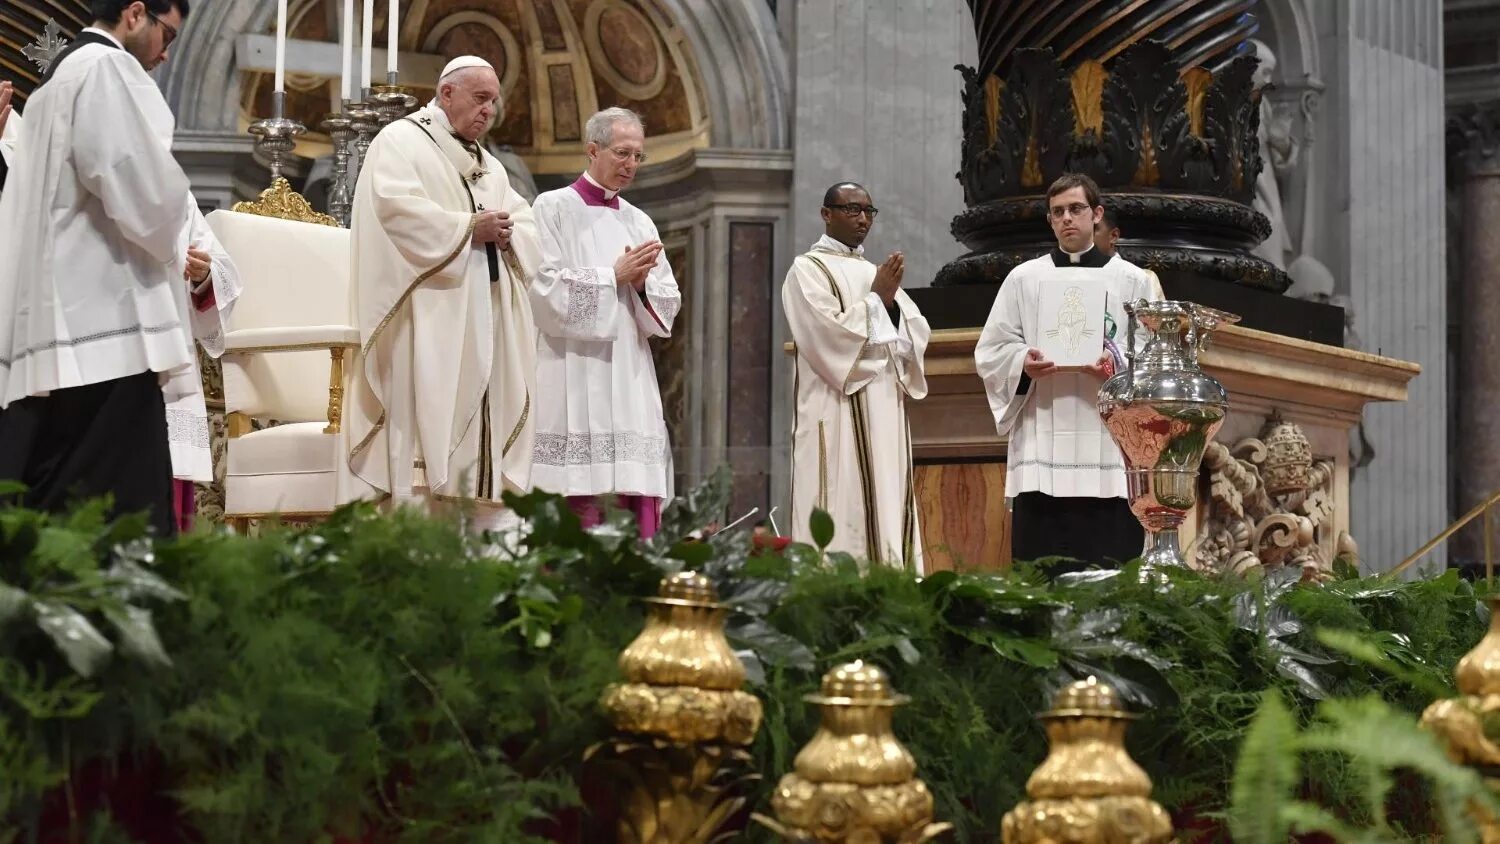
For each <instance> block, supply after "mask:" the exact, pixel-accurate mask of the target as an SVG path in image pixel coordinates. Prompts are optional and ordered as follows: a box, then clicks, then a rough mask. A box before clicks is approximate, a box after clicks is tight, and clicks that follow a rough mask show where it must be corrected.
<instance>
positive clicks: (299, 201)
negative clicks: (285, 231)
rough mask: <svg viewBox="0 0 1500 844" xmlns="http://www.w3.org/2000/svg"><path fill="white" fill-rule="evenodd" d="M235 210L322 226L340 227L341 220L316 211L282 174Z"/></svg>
mask: <svg viewBox="0 0 1500 844" xmlns="http://www.w3.org/2000/svg"><path fill="white" fill-rule="evenodd" d="M234 210H235V211H236V212H238V213H241V214H255V215H257V216H261V217H277V218H280V219H282V220H292V221H294V222H298V223H314V224H316V225H320V226H333V227H335V228H337V227H338V225H339V221H338V220H335V219H334V218H332V217H330V216H328V215H327V214H324V213H321V212H318V211H314V210H313V207H312V205H311V204H310V203H309V202H308V201H307V199H306V198H305V197H303V196H302V194H300V193H297V192H296V191H294V190H292V184H291V182H288V181H287V180H286V179H284V178H282V177H281V176H277V177H276V178H275V179H273V180H272V181H271V186H270V187H268V188H266V189H265V190H263V191H261V192H260V198H259V199H257V200H255V201H253V202H236V203H235V204H234Z"/></svg>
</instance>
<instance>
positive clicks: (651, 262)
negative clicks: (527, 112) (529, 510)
mask: <svg viewBox="0 0 1500 844" xmlns="http://www.w3.org/2000/svg"><path fill="white" fill-rule="evenodd" d="M585 134H586V136H587V139H588V156H589V166H588V170H587V172H585V173H584V174H583V175H582V176H580V177H579V178H578V180H577V181H575V182H574V183H573V184H572V185H570V186H568V187H565V188H562V189H560V190H554V191H548V192H546V193H543V194H542V195H541V196H538V197H537V198H536V206H535V208H536V221H537V228H538V229H539V230H540V232H541V241H542V265H541V269H540V271H538V272H537V274H536V277H535V278H534V279H533V280H532V283H531V301H532V307H533V309H534V310H535V313H536V321H537V380H538V382H540V383H542V384H546V385H547V389H546V390H545V391H544V392H543V393H542V394H541V395H540V396H538V401H537V422H536V426H537V427H536V449H535V465H534V467H533V469H532V479H533V480H534V481H535V483H536V486H537V488H539V489H544V490H547V491H549V492H555V493H558V494H561V495H564V496H567V497H568V498H569V503H570V504H571V505H572V506H573V508H574V509H575V510H576V511H577V512H578V513H579V514H580V516H581V517H582V519H583V521H584V523H585V524H586V525H589V524H595V523H597V522H598V521H599V519H600V518H601V517H602V513H601V512H600V509H599V506H598V502H597V500H596V499H597V497H598V496H601V495H613V496H616V497H617V498H616V503H618V504H619V505H620V506H622V507H624V508H626V509H629V510H631V511H633V512H634V513H635V514H636V518H637V521H638V523H639V525H640V529H641V535H642V536H643V537H648V538H649V537H650V536H651V535H652V534H654V533H655V531H656V528H657V526H658V524H659V520H660V516H661V503H662V501H663V500H665V499H668V498H671V497H672V459H671V444H670V443H669V442H668V441H667V426H666V422H665V420H664V419H663V416H662V403H661V392H660V390H659V389H658V387H657V383H656V369H655V367H654V365H653V363H652V358H651V347H650V346H649V345H648V344H647V342H646V340H647V338H648V337H670V336H671V334H672V323H673V321H674V320H675V319H676V317H677V311H678V309H679V308H680V307H681V304H682V299H681V296H680V294H679V293H678V289H677V282H676V280H675V279H674V278H673V277H672V268H671V266H669V265H668V264H667V260H666V256H665V255H663V254H662V247H661V241H660V238H659V236H658V235H657V231H656V226H655V224H653V223H652V222H651V218H650V217H647V216H646V214H645V213H644V212H643V211H641V210H640V209H638V208H636V207H635V206H634V205H631V204H630V203H629V202H626V201H625V200H624V199H622V198H621V197H620V196H619V192H620V191H621V190H623V189H624V188H625V187H626V186H627V185H629V184H630V182H631V181H632V180H633V179H634V178H635V172H636V168H637V167H638V166H639V165H640V164H641V163H642V162H643V161H644V160H645V154H644V153H643V152H642V150H643V148H644V144H645V131H644V129H643V127H642V125H641V122H640V118H639V117H637V116H636V115H635V114H633V113H631V112H629V111H626V110H625V109H618V108H614V109H607V110H605V111H602V112H600V113H599V114H596V115H594V116H593V117H591V118H590V119H589V121H588V124H587V128H586V130H585Z"/></svg>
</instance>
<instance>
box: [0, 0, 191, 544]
mask: <svg viewBox="0 0 1500 844" xmlns="http://www.w3.org/2000/svg"><path fill="white" fill-rule="evenodd" d="M92 9H93V11H94V14H95V20H94V25H93V26H90V27H87V28H85V29H84V30H83V31H82V32H81V33H80V34H79V36H78V38H76V39H74V41H73V42H72V43H71V44H70V45H69V46H68V48H67V49H65V50H64V51H63V52H62V53H61V54H59V55H58V56H57V57H56V58H55V59H54V60H53V61H52V63H51V65H50V66H49V67H48V69H47V73H46V74H45V75H44V76H43V78H42V83H41V85H40V86H39V87H38V88H37V90H36V92H35V93H34V94H33V95H32V97H31V99H30V101H29V102H28V104H27V111H26V117H27V119H26V122H25V124H24V125H23V126H22V127H21V130H20V132H18V133H17V137H16V139H15V145H16V154H17V155H18V156H19V157H20V158H21V159H22V161H23V162H24V166H22V167H20V169H19V170H18V171H17V172H13V173H10V174H9V176H8V177H7V179H6V184H5V188H4V193H3V195H0V255H5V256H6V260H4V261H0V479H6V480H15V481H19V482H21V483H22V484H24V485H25V486H26V488H27V489H26V492H25V493H24V494H23V495H22V496H21V497H20V500H21V502H22V503H24V504H26V505H27V506H32V507H37V508H40V509H46V510H59V509H65V508H66V507H67V506H69V504H70V503H71V502H72V501H74V500H76V499H78V498H87V497H94V496H99V495H106V494H108V495H110V496H112V497H113V501H114V512H116V513H132V512H141V511H145V512H146V513H147V515H148V518H149V521H150V524H151V525H152V526H153V527H154V528H155V529H156V530H157V532H158V533H160V534H163V535H170V534H172V533H173V532H175V524H174V521H173V513H172V462H171V452H170V447H169V444H168V431H167V415H166V405H167V403H168V402H170V401H172V400H173V399H174V398H175V396H173V395H172V394H171V393H170V392H168V393H164V392H163V384H167V387H168V389H169V390H170V389H171V381H170V379H171V376H172V375H173V374H175V373H177V372H179V371H181V370H185V369H188V368H190V367H191V366H192V364H193V356H192V334H191V331H190V326H189V325H188V324H187V320H186V319H185V318H184V314H187V313H189V308H190V307H191V306H190V305H189V304H188V302H187V300H188V297H189V295H190V291H189V283H188V282H187V281H185V280H184V274H185V272H186V270H187V254H188V246H189V241H188V234H189V231H190V222H191V215H192V213H193V211H194V203H193V200H192V196H191V194H190V193H189V184H188V179H187V176H186V175H185V174H184V173H183V172H182V168H181V167H179V166H178V165H177V162H176V161H175V160H174V159H173V157H172V133H173V128H174V121H173V119H172V113H171V111H169V110H168V108H167V104H166V102H165V101H164V100H163V99H162V96H161V91H160V90H159V89H158V88H157V87H156V83H155V82H153V81H152V79H151V77H150V76H148V75H147V71H148V70H149V69H151V68H153V67H155V66H156V65H158V64H160V63H161V62H163V61H165V60H166V58H167V49H168V46H169V45H170V44H171V43H172V41H173V39H175V38H176V35H177V31H178V30H179V29H180V28H181V27H182V26H183V21H184V19H185V18H186V17H187V12H188V3H187V0H134V2H124V0H96V2H94V3H93V4H92Z"/></svg>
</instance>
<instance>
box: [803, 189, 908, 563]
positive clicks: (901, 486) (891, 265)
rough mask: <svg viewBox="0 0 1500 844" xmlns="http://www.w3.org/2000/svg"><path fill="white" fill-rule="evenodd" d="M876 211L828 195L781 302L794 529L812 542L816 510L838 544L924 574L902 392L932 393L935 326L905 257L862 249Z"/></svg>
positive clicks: (851, 198)
mask: <svg viewBox="0 0 1500 844" xmlns="http://www.w3.org/2000/svg"><path fill="white" fill-rule="evenodd" d="M876 213H877V210H876V208H875V206H874V205H872V204H871V201H870V194H869V192H868V191H866V190H865V189H864V188H863V187H861V186H860V185H857V184H854V183H853V182H841V183H839V184H837V185H834V186H833V187H831V188H829V189H828V191H827V192H826V193H825V194H824V195H823V208H822V214H823V225H824V234H823V236H822V237H821V238H819V239H818V242H817V243H815V244H813V247H812V249H811V250H810V251H808V252H807V254H805V255H801V256H799V257H798V258H797V259H796V261H794V262H793V263H792V268H791V271H789V272H788V273H787V276H786V282H785V283H784V284H783V285H782V287H781V302H782V306H783V309H784V310H785V311H786V319H787V323H788V324H789V325H790V326H791V329H792V340H793V342H794V343H796V346H797V361H796V367H797V370H796V379H795V384H796V387H795V390H796V408H795V410H794V414H795V415H794V416H793V421H792V537H793V538H795V539H798V540H800V541H810V535H809V534H808V520H809V518H810V517H811V516H812V511H813V509H814V508H817V509H821V510H824V511H826V512H827V513H828V514H829V515H830V516H831V517H832V518H833V522H834V533H833V544H832V545H831V546H830V547H831V548H832V549H834V550H838V551H847V552H849V553H851V554H854V555H856V556H859V557H864V558H865V559H868V560H870V561H871V562H874V563H884V564H886V565H892V566H903V567H905V568H907V569H910V570H912V571H914V572H917V573H918V574H920V573H921V572H922V536H921V531H920V529H919V527H918V525H917V509H916V494H915V491H914V490H913V488H912V461H911V427H910V425H908V424H907V419H906V401H907V399H913V400H916V399H921V398H922V397H924V396H926V395H927V375H926V373H925V371H924V368H923V367H924V363H923V356H924V355H925V353H926V350H927V339H928V337H929V336H930V335H931V333H932V332H931V330H930V329H929V328H928V327H927V319H926V318H925V317H923V316H922V312H921V311H920V310H918V309H917V305H916V303H915V302H913V301H912V300H911V297H910V296H907V295H906V293H905V291H903V290H902V289H901V280H902V276H903V274H904V272H905V269H906V264H905V258H904V256H902V254H901V253H900V252H896V253H893V254H892V255H891V256H890V257H888V258H886V260H885V262H884V263H882V264H881V265H880V266H878V267H877V266H875V265H874V264H872V263H870V261H868V260H866V259H865V257H864V245H863V244H864V242H865V238H866V237H867V236H868V235H869V233H870V227H871V226H873V225H874V224H875V214H876Z"/></svg>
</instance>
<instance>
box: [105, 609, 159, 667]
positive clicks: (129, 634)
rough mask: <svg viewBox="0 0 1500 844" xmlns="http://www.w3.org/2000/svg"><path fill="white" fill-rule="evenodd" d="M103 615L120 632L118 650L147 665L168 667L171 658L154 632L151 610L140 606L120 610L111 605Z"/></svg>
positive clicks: (154, 626)
mask: <svg viewBox="0 0 1500 844" xmlns="http://www.w3.org/2000/svg"><path fill="white" fill-rule="evenodd" d="M104 617H105V618H107V619H109V623H110V624H112V625H114V628H115V630H116V631H118V632H119V634H120V652H121V653H123V654H125V655H126V656H128V657H131V658H133V659H138V660H140V661H141V662H144V663H147V664H148V665H155V666H158V667H161V668H170V667H171V665H172V658H171V657H169V656H167V649H166V648H165V647H163V646H162V643H161V637H160V636H158V635H157V634H156V625H155V624H154V623H152V621H151V611H150V610H148V609H144V608H142V607H126V608H125V610H124V611H123V612H122V611H120V610H117V609H114V608H112V607H109V608H105V610H104Z"/></svg>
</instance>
